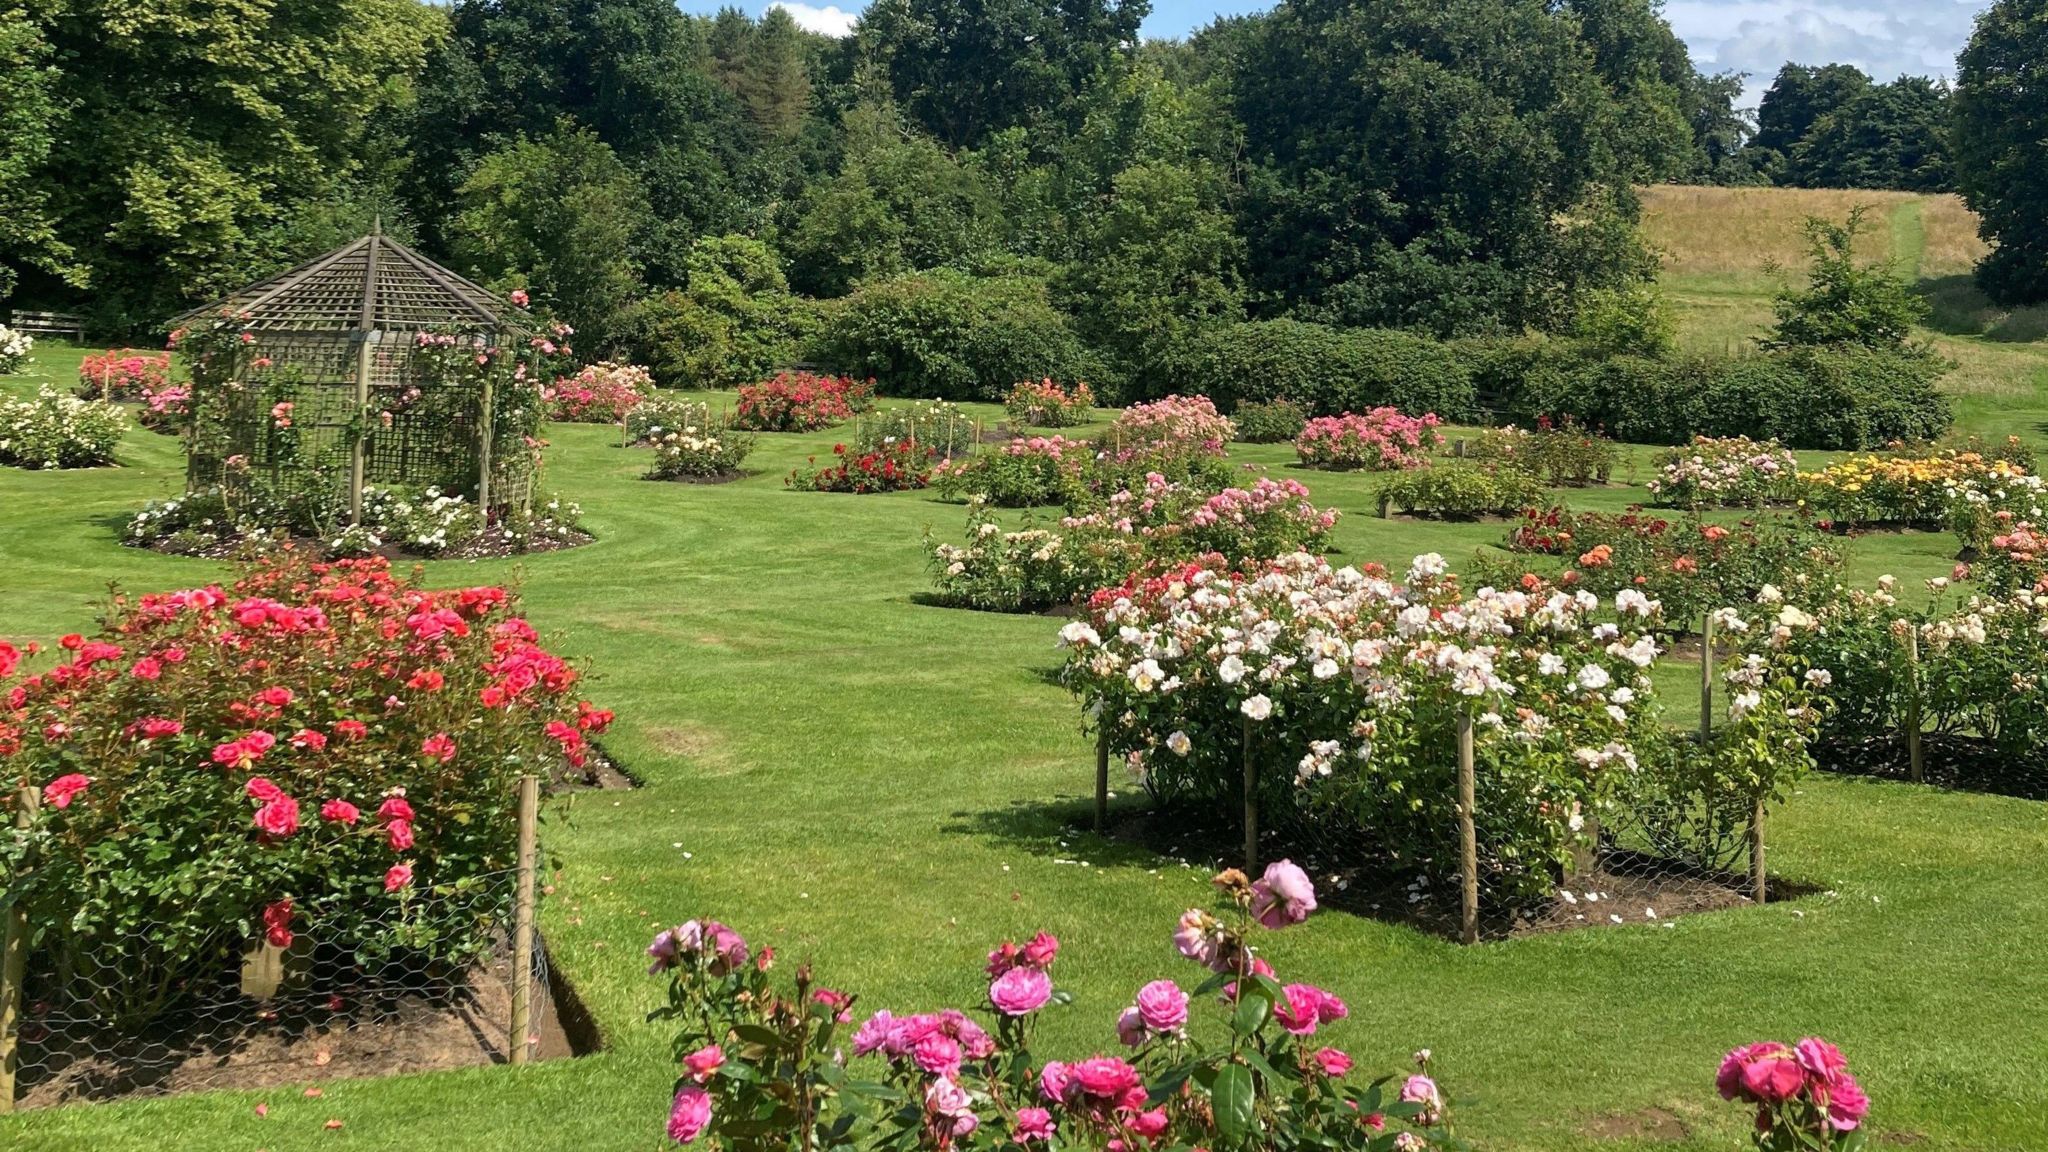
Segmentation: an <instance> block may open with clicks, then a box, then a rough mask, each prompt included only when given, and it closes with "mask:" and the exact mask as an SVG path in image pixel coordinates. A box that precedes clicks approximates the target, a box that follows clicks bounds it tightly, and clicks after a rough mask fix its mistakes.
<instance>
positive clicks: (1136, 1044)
mask: <svg viewBox="0 0 2048 1152" xmlns="http://www.w3.org/2000/svg"><path fill="white" fill-rule="evenodd" d="M1146 1037H1147V1033H1146V1031H1145V1017H1144V1016H1142V1015H1140V1014H1139V1012H1138V1010H1137V1009H1136V1008H1126V1009H1124V1010H1123V1012H1122V1013H1121V1014H1119V1015H1118V1016H1117V1018H1116V1038H1117V1039H1118V1040H1119V1041H1121V1042H1122V1043H1123V1046H1124V1047H1126V1048H1142V1047H1144V1045H1145V1040H1146Z"/></svg>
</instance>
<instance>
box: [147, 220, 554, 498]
mask: <svg viewBox="0 0 2048 1152" xmlns="http://www.w3.org/2000/svg"><path fill="white" fill-rule="evenodd" d="M223 315H228V316H232V317H233V320H232V322H233V323H235V324H238V325H239V326H240V329H241V331H242V332H244V333H246V334H247V335H246V336H245V337H244V338H243V339H244V341H245V350H244V354H243V355H241V356H239V357H238V358H237V359H236V369H235V371H234V373H233V376H234V378H233V379H229V380H225V381H222V382H220V383H218V384H216V385H213V387H215V388H218V389H219V390H220V392H221V394H220V395H216V396H211V397H208V396H201V395H199V394H198V388H199V387H200V383H199V380H198V377H197V375H196V374H195V380H194V387H195V394H194V395H193V397H192V402H193V410H194V413H195V420H196V421H197V420H204V419H206V417H205V416H203V415H201V414H203V413H212V414H213V419H212V423H213V424H214V425H216V427H214V428H213V429H212V430H211V431H212V434H211V435H194V436H193V437H192V438H191V444H190V449H189V450H190V459H189V462H188V467H187V474H186V480H187V484H188V487H191V488H193V489H197V488H200V487H204V486H208V485H214V484H223V485H232V484H233V483H234V482H235V479H234V476H233V475H231V474H230V473H237V474H245V475H251V474H252V475H257V476H269V477H270V478H272V479H273V480H276V481H277V482H278V484H279V485H281V486H285V487H287V488H290V487H292V486H293V485H296V486H298V487H301V488H303V487H304V486H305V485H307V484H309V483H310V484H322V483H324V484H328V485H332V486H333V487H339V485H340V484H341V483H343V482H344V481H343V479H342V477H343V464H344V461H345V463H346V481H345V482H346V483H347V485H348V489H347V493H346V497H347V506H348V509H349V515H350V518H351V520H359V519H360V518H361V513H362V490H363V486H364V485H365V484H408V485H420V486H429V485H431V486H438V487H440V488H442V489H443V490H447V491H455V492H460V493H462V494H464V495H466V496H470V497H473V498H474V499H475V500H476V501H477V503H478V505H479V506H480V507H481V508H483V509H484V510H485V511H486V512H487V513H488V512H489V511H491V510H492V509H497V508H504V507H507V506H512V505H519V506H524V505H525V504H526V503H528V502H529V501H530V500H531V496H532V492H531V487H532V485H531V471H532V469H531V466H530V464H529V463H526V462H525V457H526V454H525V453H519V452H506V453H494V452H493V443H494V441H495V440H497V439H498V438H499V435H500V434H502V432H504V431H506V430H503V429H495V428H494V427H493V413H494V411H495V410H496V409H497V408H499V407H500V406H501V402H502V400H503V398H496V399H497V400H499V401H500V403H494V397H492V396H491V395H490V385H489V384H488V383H487V382H486V383H485V384H484V385H483V386H482V390H481V394H460V395H450V394H447V393H450V392H465V391H468V392H474V390H463V389H450V388H448V387H446V386H445V384H443V383H442V382H440V381H436V380H430V379H427V378H425V377H424V376H423V375H422V373H421V372H420V371H419V370H418V369H417V366H416V353H417V352H418V351H419V349H420V347H421V336H422V334H433V336H434V337H436V338H440V339H443V340H446V339H448V338H450V337H453V338H454V339H455V340H459V341H460V343H461V344H462V345H464V346H467V347H474V348H477V349H479V350H481V349H485V348H492V347H505V348H515V349H516V348H518V347H519V346H520V345H521V344H522V343H523V342H524V341H525V339H526V338H527V337H528V336H529V335H530V333H529V332H528V331H527V330H526V328H525V326H524V324H523V323H522V322H521V320H520V319H519V318H518V314H517V313H516V311H515V310H514V309H512V308H511V307H510V306H509V305H508V304H506V303H505V302H504V301H502V300H500V299H499V298H498V297H497V296H495V295H493V294H492V293H490V292H488V291H486V290H485V289H483V288H481V287H479V286H478V285H476V284H474V283H472V282H470V281H469V280H467V279H464V278H463V277H461V276H459V275H457V274H456V273H454V272H451V271H449V270H448V269H446V268H443V267H442V266H440V265H439V264H436V263H435V262H433V261H432V260H429V259H427V258H426V257H425V256H422V255H420V254H419V253H418V252H415V251H413V250H412V249H411V248H409V247H407V246H405V245H404V244H401V243H399V242H398V241H396V240H394V239H392V238H391V237H389V236H386V235H384V234H383V230H382V228H381V226H380V227H377V228H373V229H372V231H371V232H370V234H369V235H367V236H364V237H363V238H362V239H360V240H357V241H355V242H354V243H352V244H346V245H343V246H342V247H340V248H337V249H335V250H334V251H332V252H329V253H327V254H326V255H324V256H320V257H316V258H315V259H312V260H308V261H306V262H305V263H303V264H300V265H299V266H298V267H296V268H292V269H290V270H288V271H285V272H281V273H279V274H277V275H275V276H272V277H270V278H269V279H266V280H261V281H258V282H256V283H254V284H251V285H249V286H248V287H246V288H243V289H241V290H240V291H237V292H235V293H233V294H231V295H229V296H228V297H226V298H225V299H222V300H219V301H217V302H215V303H213V304H209V305H207V306H205V307H203V308H196V309H193V310H192V311H190V312H188V313H186V314H185V315H184V316H181V317H179V318H178V320H177V321H176V322H175V323H176V324H177V325H179V326H181V327H182V326H197V325H203V324H209V323H218V322H220V320H221V318H222V317H223ZM279 397H285V398H286V399H287V400H288V402H289V403H290V405H291V409H290V411H291V416H290V424H289V425H288V428H289V429H290V430H291V436H290V437H289V445H288V446H286V442H285V438H283V437H281V436H280V435H279V431H280V429H279V428H278V425H277V420H276V419H275V418H274V417H273V412H274V410H275V408H276V405H277V403H278V402H279V399H278V398H279ZM195 429H197V425H196V424H195ZM287 453H288V454H289V456H290V460H289V463H290V464H291V468H290V469H289V470H290V472H291V473H292V476H293V477H297V479H296V480H293V479H290V478H286V477H285V476H284V472H285V469H284V468H282V467H281V461H280V456H281V455H282V454H287ZM494 455H495V456H497V458H496V459H494V458H493V457H494ZM230 461H233V462H234V464H235V467H234V468H230V467H228V464H229V462H230ZM285 494H286V495H289V496H298V495H301V494H304V493H300V492H298V491H288V492H287V493H285ZM334 494H335V495H339V493H334Z"/></svg>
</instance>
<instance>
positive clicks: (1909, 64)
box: [681, 0, 1986, 103]
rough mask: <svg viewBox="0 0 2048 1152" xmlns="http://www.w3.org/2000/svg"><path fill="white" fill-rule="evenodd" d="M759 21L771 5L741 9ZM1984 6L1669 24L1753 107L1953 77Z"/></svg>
mask: <svg viewBox="0 0 2048 1152" xmlns="http://www.w3.org/2000/svg"><path fill="white" fill-rule="evenodd" d="M740 2H741V5H742V6H743V7H746V8H748V9H750V10H752V11H754V12H757V13H758V12H759V11H760V10H761V9H762V8H763V7H766V0H740ZM681 3H682V6H683V8H684V10H685V11H691V12H713V11H716V10H717V9H718V7H719V4H718V0H681ZM1985 5H1986V0H1833V2H1830V3H1811V2H1806V0H1666V5H1665V10H1664V13H1665V15H1666V16H1667V17H1668V18H1669V19H1670V20H1671V26H1672V27H1673V28H1674V29H1676V30H1677V32H1678V34H1679V35H1680V36H1681V37H1683V38H1684V39H1685V42H1686V44H1687V46H1689V47H1690V48H1691V49H1692V55H1693V60H1694V62H1695V63H1698V64H1699V65H1700V66H1702V67H1704V68H1708V69H1710V70H1713V71H1726V70H1731V69H1732V70H1735V71H1740V72H1747V73H1749V74H1750V82H1749V99H1750V102H1752V103H1753V102H1754V101H1755V99H1756V97H1757V96H1758V95H1759V94H1761V93H1762V91H1763V89H1764V87H1765V86H1767V85H1768V84H1769V83H1770V80H1771V76H1772V75H1773V74H1775V73H1776V72H1777V70H1778V67H1779V66H1780V65H1782V64H1784V63H1785V62H1786V61H1788V60H1790V61H1795V62H1797V63H1801V64H1827V63H1835V62H1842V63H1849V64H1855V65H1857V66H1858V67H1860V68H1862V69H1863V70H1864V71H1866V72H1869V73H1871V74H1872V75H1873V76H1876V77H1877V78H1878V79H1880V80H1889V79H1891V78H1892V77H1894V76H1898V75H1901V74H1905V73H1912V74H1915V75H1926V76H1949V75H1952V74H1953V71H1954V68H1955V56H1956V52H1957V51H1959V50H1960V49H1961V48H1962V46H1963V42H1964V41H1965V40H1967V39H1968V38H1969V35H1970V24H1971V21H1972V20H1973V19H1974V18H1975V17H1976V14H1977V13H1978V12H1980V11H1982V10H1983V9H1984V7H1985ZM780 6H781V7H784V8H788V9H789V10H790V13H791V14H792V15H794V16H795V17H796V18H797V22H798V23H800V24H803V25H804V26H805V27H809V28H814V29H816V30H818V31H821V32H830V33H833V34H835V35H841V34H844V33H845V32H846V31H847V30H848V29H849V28H850V27H851V26H852V22H853V19H854V17H855V16H856V15H857V14H858V13H859V10H860V8H861V7H862V6H863V5H862V3H861V0H838V2H837V3H836V4H834V3H828V2H825V0H819V2H817V3H806V2H804V0H787V2H782V3H780ZM1269 6H1270V5H1269V4H1268V3H1265V2H1260V0H1153V4H1152V14H1151V16H1150V17H1148V18H1147V19H1146V21H1145V33H1146V35H1148V36H1183V35H1186V34H1187V33H1188V32H1189V31H1191V30H1193V29H1195V28H1199V27H1201V26H1202V25H1204V24H1207V23H1208V22H1209V21H1210V20H1211V19H1213V18H1214V17H1215V16H1216V15H1218V14H1220V13H1235V12H1250V11H1256V10H1258V9H1261V8H1266V7H1269Z"/></svg>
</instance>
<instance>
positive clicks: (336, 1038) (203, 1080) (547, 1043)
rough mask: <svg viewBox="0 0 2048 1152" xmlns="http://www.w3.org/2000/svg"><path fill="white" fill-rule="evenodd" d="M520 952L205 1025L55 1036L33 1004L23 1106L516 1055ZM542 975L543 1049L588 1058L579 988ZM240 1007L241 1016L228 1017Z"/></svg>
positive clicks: (536, 1007)
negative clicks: (396, 985)
mask: <svg viewBox="0 0 2048 1152" xmlns="http://www.w3.org/2000/svg"><path fill="white" fill-rule="evenodd" d="M511 970H512V962H511V956H510V953H509V951H506V950H504V949H501V950H500V953H499V954H498V955H496V956H494V957H493V958H492V959H491V960H489V961H488V962H486V963H482V964H478V965H476V966H474V967H472V968H471V969H470V970H469V971H468V972H467V973H465V975H464V978H463V980H462V981H461V982H460V983H459V984H457V985H456V986H454V987H453V988H443V989H440V990H437V991H435V992H425V991H419V990H408V991H397V992H386V993H382V994H374V995H373V994H365V995H364V996H363V997H362V998H361V999H360V1000H358V1001H355V1002H353V1003H351V1002H349V1001H344V1007H343V1008H342V1010H341V1011H340V1012H334V1011H331V1010H330V1009H329V1007H328V1004H327V994H326V993H322V992H300V993H292V992H285V993H282V994H280V995H279V996H278V997H277V998H275V999H274V1000H270V1001H257V1000H241V1001H237V1002H234V1003H233V1004H232V1005H231V1006H230V1007H229V1008H228V1009H226V1010H224V1011H215V1012H210V1013H208V1019H206V1020H205V1021H203V1022H200V1023H193V1022H190V1021H187V1022H186V1023H185V1024H184V1025H183V1026H179V1025H176V1024H166V1025H165V1026H162V1027H152V1028H150V1029H147V1030H144V1031H142V1032H140V1033H137V1034H134V1035H125V1036H124V1035H120V1034H118V1033H112V1032H105V1031H102V1032H100V1033H98V1034H79V1035H57V1034H53V1033H52V1032H51V1030H50V1028H49V1027H48V1026H47V1025H44V1024H41V1023H39V1022H38V1020H37V1019H36V1017H37V1012H36V1005H35V1004H34V1003H33V1002H31V1003H30V1004H28V1005H27V1009H28V1010H27V1012H26V1013H25V1014H24V1019H23V1028H22V1046H21V1077H20V1081H19V1087H18V1089H17V1097H16V1102H15V1106H16V1107H18V1108H45V1107H51V1106H55V1105H59V1104H68V1103H76V1102H80V1101H89V1100H111V1099H115V1098H118V1097H123V1096H156V1095H166V1094H170V1093H175V1092H194V1091H203V1090H212V1089H251V1088H270V1087H275V1086H279V1085H285V1084H290V1085H300V1084H317V1083H319V1082H321V1081H326V1080H345V1079H354V1078H359V1077H365V1076H394V1075H399V1074H403V1073H411V1072H427V1071H437V1070H441V1069H447V1068H462V1067H468V1066H472V1065H482V1064H503V1063H505V1062H506V1060H507V1055H506V1048H507V1038H506V1031H507V1024H508V1022H509V1021H510V1020H511V1018H512V993H511V982H510V975H511ZM547 971H548V974H549V976H550V977H551V979H537V980H535V981H534V984H533V993H532V996H533V999H532V1005H533V1007H532V1012H533V1016H532V1019H533V1035H534V1036H536V1037H538V1038H539V1043H538V1044H537V1046H536V1047H535V1050H534V1058H535V1059H539V1060H552V1059H559V1058H562V1057H568V1056H579V1055H583V1054H584V1053H586V1052H590V1051H593V1050H595V1049H596V1048H597V1047H598V1042H597V1036H596V1032H595V1028H594V1027H593V1026H592V1024H591V1022H590V1019H589V1016H588V1014H587V1013H586V1012H585V1010H584V1008H583V1006H582V1003H581V1001H580V1000H579V999H578V998H577V997H576V995H575V992H574V990H573V989H571V988H569V987H568V986H567V985H566V984H562V983H560V980H559V976H558V974H556V972H555V968H554V966H553V965H552V964H549V965H547ZM229 1011H232V1012H233V1013H234V1014H235V1016H236V1017H238V1018H229V1017H228V1015H227V1013H228V1012H229Z"/></svg>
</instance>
